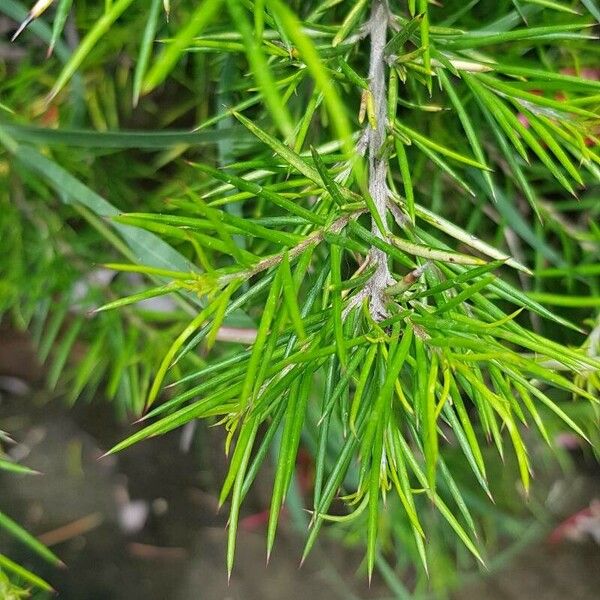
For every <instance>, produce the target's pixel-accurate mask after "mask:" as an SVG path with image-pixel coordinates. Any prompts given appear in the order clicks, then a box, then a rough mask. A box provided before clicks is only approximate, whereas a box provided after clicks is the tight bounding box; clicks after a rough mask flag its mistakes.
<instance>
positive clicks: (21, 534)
mask: <svg viewBox="0 0 600 600" xmlns="http://www.w3.org/2000/svg"><path fill="white" fill-rule="evenodd" d="M0 529H4V531H6V532H7V533H8V534H9V535H11V536H12V537H14V538H15V539H17V540H19V541H20V542H21V543H22V544H24V545H25V546H27V547H28V548H29V549H30V550H31V551H32V552H35V554H37V555H38V556H41V557H42V558H43V559H44V560H45V561H47V562H48V563H50V564H51V565H54V566H63V562H62V561H61V560H60V558H58V556H56V554H54V553H53V552H52V551H51V550H48V548H46V546H44V544H42V543H41V542H39V541H38V540H37V539H36V538H34V537H33V536H32V535H31V534H30V533H28V532H27V531H25V530H24V529H23V528H22V527H21V526H20V525H18V524H17V523H15V522H14V521H13V520H12V519H11V518H10V517H9V516H7V515H5V514H4V513H3V512H0Z"/></svg>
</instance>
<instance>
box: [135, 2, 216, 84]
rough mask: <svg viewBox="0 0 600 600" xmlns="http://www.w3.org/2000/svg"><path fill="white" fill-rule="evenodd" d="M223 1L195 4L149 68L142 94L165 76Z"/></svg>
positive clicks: (159, 82)
mask: <svg viewBox="0 0 600 600" xmlns="http://www.w3.org/2000/svg"><path fill="white" fill-rule="evenodd" d="M130 1H131V0H129V2H130ZM223 1H224V0H204V2H202V3H200V4H198V5H197V6H196V9H195V10H194V12H193V13H192V14H191V15H190V16H189V17H188V19H187V23H186V24H185V26H184V27H182V28H181V29H180V30H179V31H178V32H177V35H176V36H175V37H174V38H173V40H172V41H170V42H169V43H168V45H167V46H166V48H165V49H164V50H163V52H162V53H161V54H160V55H159V56H158V58H157V59H156V61H155V62H154V64H153V65H152V67H151V68H150V71H149V72H148V74H147V75H146V78H145V79H144V83H143V85H142V93H143V94H148V93H149V92H151V91H152V90H153V89H154V88H156V87H157V86H159V85H160V84H161V83H162V82H163V81H164V80H165V79H166V78H167V76H168V75H169V73H170V72H171V70H172V69H173V68H174V67H175V65H176V63H177V61H178V60H179V58H180V57H181V55H182V54H183V53H184V51H185V49H186V48H187V47H188V46H189V45H190V43H191V42H192V40H193V39H194V37H196V36H197V35H199V34H200V32H201V31H202V30H203V29H204V28H205V27H206V26H207V25H208V24H209V23H210V22H211V20H212V19H213V18H214V16H215V15H216V14H217V13H218V11H219V10H220V9H221V6H222V4H223Z"/></svg>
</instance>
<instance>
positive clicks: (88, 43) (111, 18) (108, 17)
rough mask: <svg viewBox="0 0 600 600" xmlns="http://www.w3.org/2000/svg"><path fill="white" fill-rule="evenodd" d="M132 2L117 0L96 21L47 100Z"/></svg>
mask: <svg viewBox="0 0 600 600" xmlns="http://www.w3.org/2000/svg"><path fill="white" fill-rule="evenodd" d="M132 2H133V0H115V3H114V4H112V5H111V6H110V8H109V9H108V10H107V11H106V12H105V13H104V14H103V15H102V16H101V17H100V18H99V19H98V20H97V21H96V22H95V23H94V25H93V27H92V28H91V29H90V31H89V32H88V33H87V35H86V36H85V37H84V38H83V40H82V41H81V43H80V44H79V46H77V49H76V50H75V52H74V53H73V54H72V55H71V57H70V58H69V60H68V61H67V62H66V64H65V65H64V67H63V69H62V71H61V72H60V74H59V76H58V77H57V79H56V82H55V83H54V85H53V86H52V90H50V93H49V94H48V98H47V102H50V101H51V100H53V99H54V98H55V97H56V96H57V95H58V93H59V92H60V91H61V90H62V89H63V87H64V86H65V85H66V84H67V83H68V81H69V80H70V79H71V77H73V74H74V73H75V72H76V71H77V69H79V67H80V66H81V63H83V61H84V60H85V59H86V57H87V56H88V54H89V53H90V52H91V51H92V50H93V49H94V46H95V45H96V44H97V43H98V42H99V41H100V40H101V39H102V37H103V36H104V35H105V34H106V33H107V32H108V30H109V29H110V26H111V25H112V24H113V23H114V22H115V21H116V20H117V19H118V18H119V17H120V16H121V15H122V14H123V13H124V12H125V11H126V10H127V9H128V8H129V6H130V5H131V3H132Z"/></svg>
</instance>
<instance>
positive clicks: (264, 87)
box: [227, 0, 293, 137]
mask: <svg viewBox="0 0 600 600" xmlns="http://www.w3.org/2000/svg"><path fill="white" fill-rule="evenodd" d="M227 6H228V8H229V14H230V15H231V18H232V19H233V21H234V22H235V25H236V27H237V29H238V31H239V32H240V33H241V34H242V39H243V40H244V47H245V50H246V55H247V56H248V62H249V63H250V68H251V69H252V73H253V74H254V78H255V79H256V82H257V84H258V87H259V89H260V91H261V93H262V96H263V98H264V102H265V105H266V107H267V109H268V110H269V111H270V112H271V116H272V117H273V120H274V121H275V123H276V124H277V127H278V128H279V130H280V131H281V133H282V134H283V135H284V136H285V137H290V136H291V135H292V132H293V126H292V120H291V117H290V115H289V112H288V110H287V108H286V106H285V103H284V101H283V99H282V98H281V97H280V96H279V94H278V92H277V86H276V85H275V80H274V79H273V75H272V74H271V70H270V67H269V64H268V62H267V60H266V58H265V55H264V53H263V51H262V48H261V42H262V40H260V41H259V38H257V37H256V36H255V35H254V34H253V31H252V28H251V26H250V23H248V20H247V19H246V15H245V14H244V8H243V6H242V3H241V2H240V0H227Z"/></svg>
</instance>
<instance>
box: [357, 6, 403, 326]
mask: <svg viewBox="0 0 600 600" xmlns="http://www.w3.org/2000/svg"><path fill="white" fill-rule="evenodd" d="M388 24H389V8H388V4H387V0H373V4H372V8H371V18H370V20H369V24H368V31H369V37H370V40H371V51H370V57H369V85H370V91H371V96H372V99H373V108H374V113H375V126H374V128H372V129H369V130H368V132H369V133H368V160H369V194H370V195H371V197H372V198H373V203H374V204H375V208H376V210H377V212H378V213H379V216H380V217H381V219H380V221H381V222H382V223H383V225H384V228H385V230H384V231H383V232H382V231H380V230H379V227H378V226H377V224H376V223H375V220H374V219H373V220H372V224H371V230H372V232H373V234H374V235H376V236H377V237H379V238H382V239H384V238H385V237H387V234H388V231H387V224H386V212H387V203H388V197H389V191H388V187H387V183H386V178H387V160H386V158H385V157H384V156H383V152H382V149H383V145H384V143H385V139H386V135H387V89H386V62H385V45H386V41H387V29H388ZM369 262H370V263H371V264H374V265H376V270H375V273H374V274H373V277H372V278H371V279H370V280H369V282H368V283H367V284H366V285H365V287H364V289H363V290H362V291H361V292H360V293H359V294H357V295H356V296H355V297H354V298H353V299H352V301H351V302H350V304H349V306H348V308H347V309H346V313H347V312H348V311H349V310H350V309H352V308H353V307H354V306H356V305H357V304H359V303H361V302H362V300H363V299H364V298H366V297H368V298H369V309H370V311H371V316H372V317H373V319H375V320H376V321H381V320H383V319H385V318H386V317H387V316H388V315H387V309H386V303H387V295H386V290H387V288H389V287H390V286H392V285H394V283H395V281H394V279H393V277H392V275H391V273H390V269H389V266H388V258H387V255H386V253H385V252H383V251H382V250H379V249H378V248H371V250H370V252H369Z"/></svg>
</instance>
